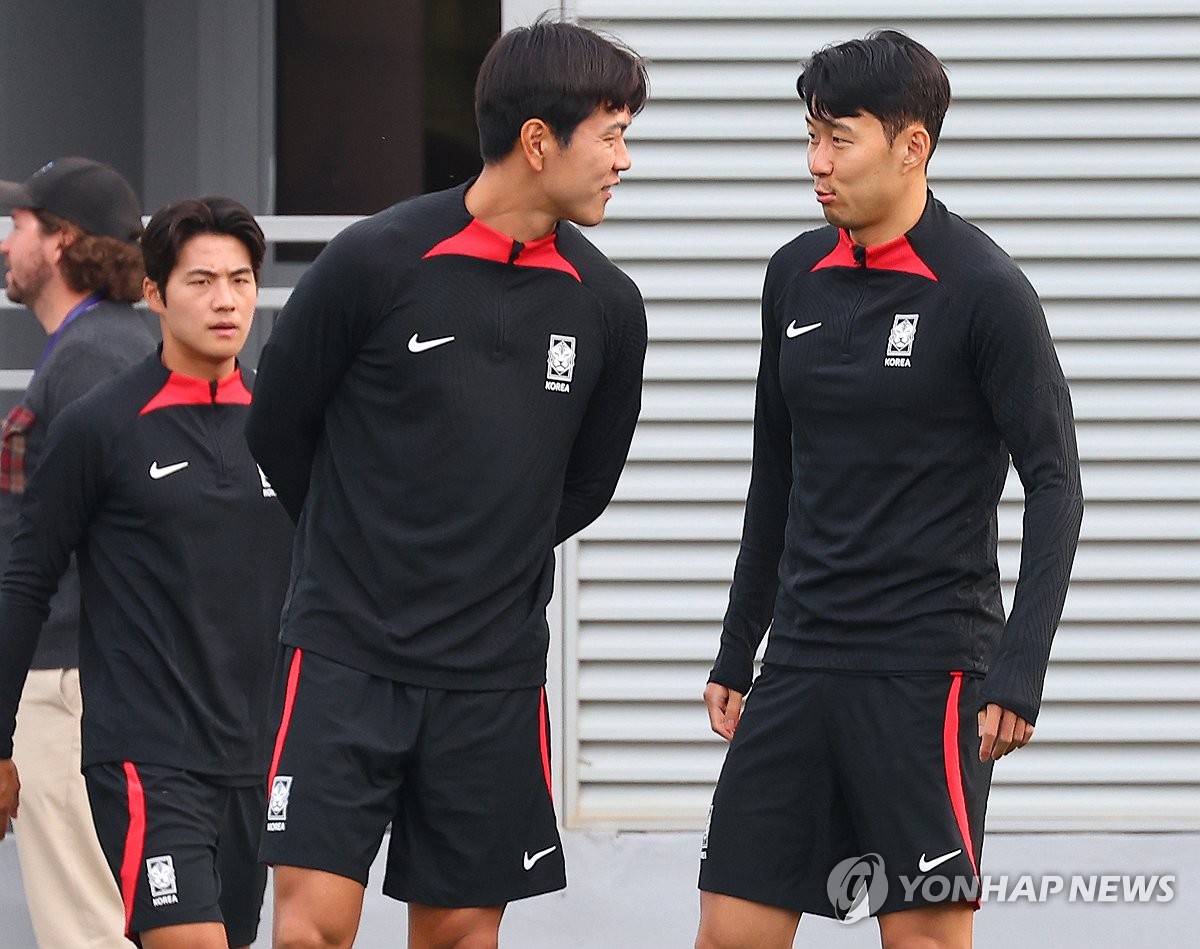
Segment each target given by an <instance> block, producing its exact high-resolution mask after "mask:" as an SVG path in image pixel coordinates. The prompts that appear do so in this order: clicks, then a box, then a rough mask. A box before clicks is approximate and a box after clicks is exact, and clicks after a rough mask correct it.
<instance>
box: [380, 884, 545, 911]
mask: <svg viewBox="0 0 1200 949" xmlns="http://www.w3.org/2000/svg"><path fill="white" fill-rule="evenodd" d="M566 888H567V882H566V880H560V881H558V882H555V883H551V884H548V885H546V886H540V887H522V888H520V889H514V890H512V891H509V892H508V893H500V892H492V893H485V894H483V895H481V896H475V895H472V896H470V897H465V896H464V897H459V898H447V897H445V896H434V895H432V894H421V893H418V892H416V891H414V890H408V891H403V890H401V889H400V888H398V887H389V886H388V885H387V884H384V887H383V895H384V896H386V897H389V898H390V899H393V900H399V901H400V902H401V903H418V904H420V905H421V906H436V907H437V908H439V909H476V908H478V907H481V906H504V905H507V904H508V903H515V902H516V901H517V900H527V899H532V898H533V897H535V896H545V895H547V894H548V893H557V892H559V891H560V890H565V889H566Z"/></svg>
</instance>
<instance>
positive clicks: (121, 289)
mask: <svg viewBox="0 0 1200 949" xmlns="http://www.w3.org/2000/svg"><path fill="white" fill-rule="evenodd" d="M0 213H11V215H12V224H13V227H12V231H11V232H10V233H9V235H8V236H7V237H6V238H5V239H4V240H3V242H0V254H3V255H4V258H5V262H6V264H7V268H8V272H7V275H6V290H7V293H8V297H9V299H10V300H12V301H13V302H15V303H23V304H25V306H27V307H28V308H29V309H30V310H32V311H33V314H34V316H35V317H36V318H37V320H38V322H39V323H40V324H41V325H42V328H43V329H44V330H45V331H46V334H47V336H48V337H49V339H48V340H47V342H46V348H45V349H44V350H43V352H42V355H41V358H40V359H39V360H38V364H37V367H36V369H35V370H34V374H33V378H32V380H31V381H30V383H29V386H28V387H27V388H26V390H25V393H24V395H23V396H22V397H21V399H20V401H19V402H18V403H17V405H16V406H15V407H14V408H13V410H12V411H11V412H10V413H9V414H8V417H7V418H6V419H5V420H4V423H3V430H2V437H3V442H2V445H0V567H2V566H3V563H4V562H5V561H7V559H8V551H9V546H10V544H11V542H12V538H13V535H14V533H15V530H16V522H17V509H18V507H19V504H20V499H21V495H22V493H23V492H24V490H25V484H26V481H27V479H28V478H29V476H30V475H31V474H32V473H33V470H34V468H35V467H36V465H37V462H38V458H39V455H40V452H41V450H42V447H43V442H44V439H45V434H46V429H47V428H48V427H49V425H50V422H51V421H52V420H53V419H54V417H55V416H56V415H58V413H59V412H61V411H62V410H63V408H65V407H66V406H67V405H68V404H69V403H70V402H72V401H74V400H75V399H77V398H78V397H79V396H81V395H83V394H84V393H85V392H87V391H88V390H89V389H91V388H92V387H93V386H95V385H96V384H97V383H99V382H101V381H103V380H104V379H107V378H108V377H110V376H112V375H115V374H116V373H118V372H120V371H121V370H123V369H125V368H126V367H128V366H130V365H132V364H134V363H135V362H138V361H139V360H141V359H142V358H144V357H145V356H146V355H147V354H148V353H149V352H151V351H152V350H153V348H154V345H155V343H154V338H153V336H152V335H151V334H150V331H149V330H148V329H147V327H146V324H145V323H144V322H143V320H142V319H141V318H140V317H139V316H138V315H137V314H136V313H135V312H134V311H133V308H132V307H131V306H130V304H131V303H134V302H136V301H137V300H139V299H140V298H141V296H142V278H143V276H144V273H143V271H142V262H141V252H140V250H139V248H138V244H137V241H138V238H139V236H140V235H141V232H142V221H141V209H140V206H139V202H138V199H137V196H136V195H135V194H134V193H133V189H132V188H130V186H129V184H128V183H127V182H126V181H125V179H124V178H122V177H121V176H120V175H119V174H118V173H117V172H116V171H114V170H113V169H112V168H110V167H108V166H107V165H102V164H99V163H97V162H94V161H90V160H88V159H86V158H64V159H60V160H58V161H54V162H51V163H50V164H48V165H46V166H45V167H44V168H42V169H41V170H39V171H37V172H36V173H34V175H33V176H32V177H31V178H30V179H29V180H28V181H26V182H24V183H23V184H20V183H17V182H11V181H0ZM78 625H79V578H78V575H77V573H76V571H75V568H74V566H72V567H71V568H70V570H69V571H68V572H67V574H66V575H65V576H64V577H63V579H62V581H61V582H60V584H59V588H58V593H57V594H56V596H55V597H54V599H53V601H52V604H51V613H50V618H49V620H48V621H47V622H46V625H45V626H44V628H43V630H42V633H41V638H40V640H39V643H38V648H37V652H36V654H35V655H34V658H33V663H32V671H31V672H30V675H29V678H28V680H27V683H26V686H25V689H24V691H23V693H22V696H21V705H20V710H19V713H18V715H19V725H18V727H17V730H16V734H15V736H14V741H13V746H14V750H13V759H14V760H15V761H16V762H17V765H18V768H19V770H20V775H21V794H20V802H21V804H20V812H19V815H18V816H17V817H16V818H15V820H14V826H15V827H16V830H17V834H16V837H17V841H18V849H19V854H20V860H21V871H22V876H23V878H24V884H25V893H26V898H27V900H28V903H29V912H30V916H31V918H32V920H33V927H34V931H35V933H36V935H37V938H38V943H39V944H40V945H42V946H87V947H96V949H100V947H109V946H112V947H117V946H123V945H126V943H125V942H124V939H123V930H124V911H123V908H122V905H121V899H120V895H119V893H118V892H117V889H116V886H115V884H114V882H113V878H112V874H111V873H110V872H109V869H108V865H107V863H106V862H105V860H104V856H103V854H102V853H101V852H100V847H99V844H98V843H97V841H96V832H95V829H94V827H93V824H92V816H91V811H90V809H89V807H88V799H87V791H86V789H85V787H84V782H83V776H82V775H81V774H80V770H79V766H80V749H79V728H80V716H81V713H82V702H81V699H80V694H79V675H78V669H77V665H78V659H77V650H78ZM4 780H5V779H4V778H3V777H2V776H0V783H3V781H4ZM3 790H4V789H3V788H0V791H3ZM0 830H3V828H0Z"/></svg>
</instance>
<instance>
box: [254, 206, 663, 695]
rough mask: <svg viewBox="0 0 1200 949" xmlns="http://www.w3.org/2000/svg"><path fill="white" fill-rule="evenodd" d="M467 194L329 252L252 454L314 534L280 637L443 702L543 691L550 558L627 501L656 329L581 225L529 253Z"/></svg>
mask: <svg viewBox="0 0 1200 949" xmlns="http://www.w3.org/2000/svg"><path fill="white" fill-rule="evenodd" d="M467 187H468V185H465V184H464V185H461V186H459V187H457V188H453V189H450V190H447V191H442V192H439V193H436V194H431V195H424V196H421V197H418V198H413V199H411V200H409V201H405V202H402V203H401V204H398V205H396V206H394V207H392V208H389V209H388V210H386V211H382V212H380V213H379V214H376V215H374V216H373V217H371V218H368V219H367V220H365V221H361V222H359V223H357V224H355V225H353V226H352V227H350V228H348V229H347V230H346V231H344V232H343V233H342V234H341V235H339V236H338V237H337V238H335V239H334V240H333V241H332V242H331V243H330V244H329V246H328V247H327V248H326V249H325V250H324V251H323V252H322V254H321V255H320V257H318V259H317V260H316V262H315V263H314V264H313V265H312V267H310V268H309V270H308V271H307V272H306V273H305V274H304V276H303V278H302V279H301V280H300V281H299V283H298V284H297V286H296V289H295V291H294V292H293V294H292V297H291V299H290V300H289V301H288V303H287V306H286V307H285V308H284V310H283V312H282V313H281V314H280V317H279V321H278V324H277V325H276V327H275V329H274V331H273V332H272V334H271V338H270V340H269V342H268V343H267V346H266V348H265V350H264V352H263V356H262V360H261V362H260V364H259V380H258V388H257V390H256V392H255V404H254V408H253V410H252V411H251V413H250V425H249V428H248V430H247V436H248V438H249V441H250V445H251V448H252V450H253V451H254V454H255V457H256V458H258V460H259V463H260V464H261V465H262V466H263V468H264V469H265V470H266V472H267V475H268V476H269V477H270V479H271V481H272V483H273V484H274V485H275V487H276V490H277V491H278V492H279V498H280V500H281V501H282V502H283V503H284V505H285V506H286V507H287V509H288V510H289V512H291V513H292V515H293V517H296V518H297V519H298V528H297V538H296V548H295V552H294V558H293V575H292V586H291V591H290V593H289V596H288V603H287V606H286V607H285V609H284V617H283V631H282V638H283V641H284V642H285V643H287V644H290V645H293V646H298V647H302V648H305V649H311V650H312V651H314V652H317V653H320V654H322V655H325V656H327V657H329V658H332V659H334V660H336V661H338V662H341V663H344V664H345V665H348V666H351V667H353V668H357V669H361V670H364V671H367V672H370V673H373V674H375V675H380V676H383V677H386V678H391V679H393V680H395V681H399V682H406V683H411V684H413V685H419V686H427V687H433V688H452V689H509V688H521V687H525V686H533V685H538V684H541V683H542V682H544V681H545V668H546V647H547V643H548V636H549V633H548V629H547V625H546V618H545V609H546V605H547V603H548V602H549V600H550V594H551V590H552V586H553V583H552V581H553V571H554V555H553V548H554V546H555V545H556V544H557V543H559V542H560V541H562V540H564V539H565V538H567V537H569V536H570V535H572V534H574V533H575V532H577V531H579V530H581V529H582V528H583V527H585V526H586V525H587V524H589V523H590V522H591V521H592V520H594V519H595V518H596V517H597V516H599V514H600V512H601V511H602V510H603V509H604V507H605V505H606V504H607V503H608V501H609V499H610V498H611V497H612V493H613V490H614V489H615V487H616V483H617V477H618V475H619V474H620V472H621V468H622V467H623V465H624V463H625V457H626V454H627V452H628V450H629V443H630V440H631V438H632V435H633V429H634V424H635V422H636V420H637V414H638V409H639V406H640V400H641V375H642V363H643V359H644V355H645V348H646V322H645V319H646V318H645V310H644V308H643V305H642V300H641V295H640V294H639V293H638V291H637V288H636V287H635V286H634V284H633V283H632V282H631V281H630V280H629V278H628V277H626V276H625V275H624V274H623V273H622V272H621V271H620V270H618V269H617V268H616V267H615V266H614V265H613V264H612V263H611V262H609V260H608V259H607V258H606V257H604V255H603V254H601V253H600V252H599V251H598V250H596V248H595V247H593V246H592V245H591V244H590V243H589V242H588V241H587V240H585V239H584V238H583V237H582V235H580V233H579V232H578V231H577V230H576V229H575V228H574V227H572V226H570V225H569V224H565V223H563V224H560V225H559V227H558V228H557V230H556V231H555V232H554V233H553V234H551V235H550V236H548V237H546V238H543V239H541V240H538V241H533V242H530V243H528V244H524V245H523V244H521V243H519V242H515V241H513V240H512V239H511V238H509V237H507V236H505V235H503V234H500V233H498V232H496V231H494V230H492V229H490V228H488V227H487V226H486V225H484V224H483V223H482V222H480V221H478V220H475V219H473V218H472V217H471V215H470V214H469V213H468V212H467V210H466V208H465V206H464V204H463V196H464V193H465V191H466V188H467Z"/></svg>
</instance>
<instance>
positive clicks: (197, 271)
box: [184, 267, 254, 277]
mask: <svg viewBox="0 0 1200 949" xmlns="http://www.w3.org/2000/svg"><path fill="white" fill-rule="evenodd" d="M253 269H254V268H252V267H236V268H235V269H233V270H231V271H229V275H230V276H231V277H235V276H238V275H240V274H245V273H251V272H252V271H253ZM184 276H185V277H215V276H217V272H216V271H215V270H209V269H208V268H207V267H193V268H192V269H191V270H189V271H187V272H186V273H185V274H184Z"/></svg>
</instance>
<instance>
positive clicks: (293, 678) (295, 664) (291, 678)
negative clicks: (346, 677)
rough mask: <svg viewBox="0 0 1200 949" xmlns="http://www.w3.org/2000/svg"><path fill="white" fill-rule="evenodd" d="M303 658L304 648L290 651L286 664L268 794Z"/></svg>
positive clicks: (287, 724) (290, 716) (281, 748)
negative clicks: (289, 657) (280, 715)
mask: <svg viewBox="0 0 1200 949" xmlns="http://www.w3.org/2000/svg"><path fill="white" fill-rule="evenodd" d="M303 658H304V650H302V649H297V650H296V651H295V652H293V653H292V661H291V664H290V665H289V666H288V677H287V691H286V692H284V694H283V717H282V718H281V719H280V720H279V731H277V732H276V733H275V753H274V754H272V755H271V771H270V773H269V774H268V775H267V793H268V794H270V793H271V786H272V785H273V784H274V783H275V774H276V772H278V771H279V759H280V758H281V757H282V756H283V743H284V742H285V741H287V733H288V726H289V725H291V723H292V706H294V705H295V704H296V687H297V686H298V685H299V684H300V660H301V659H303Z"/></svg>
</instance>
